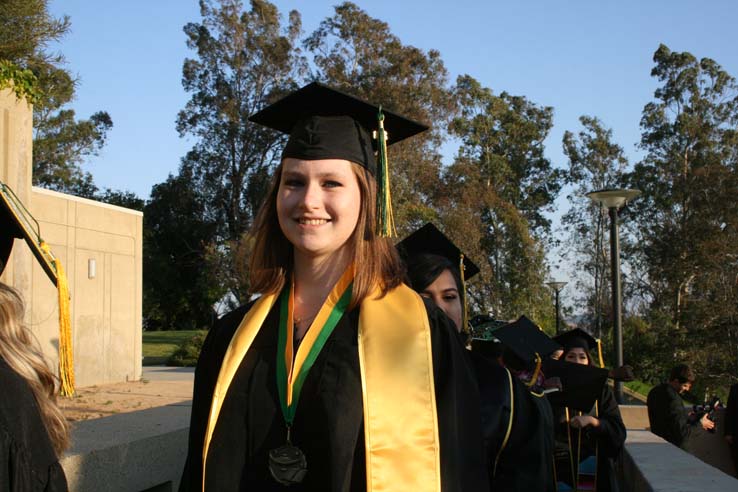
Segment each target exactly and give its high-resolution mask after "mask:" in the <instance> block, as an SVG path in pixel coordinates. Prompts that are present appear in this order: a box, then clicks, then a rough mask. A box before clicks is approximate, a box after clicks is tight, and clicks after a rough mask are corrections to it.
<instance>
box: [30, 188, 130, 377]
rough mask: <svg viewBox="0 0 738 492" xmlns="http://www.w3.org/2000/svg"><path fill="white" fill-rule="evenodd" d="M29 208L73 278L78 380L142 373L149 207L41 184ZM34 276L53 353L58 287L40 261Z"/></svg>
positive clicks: (40, 322) (36, 319)
mask: <svg viewBox="0 0 738 492" xmlns="http://www.w3.org/2000/svg"><path fill="white" fill-rule="evenodd" d="M30 208H31V213H32V214H33V215H34V217H36V220H38V221H39V224H40V226H41V231H42V236H43V238H44V240H45V241H46V242H47V243H48V244H49V245H50V246H51V249H52V251H53V252H54V254H55V255H57V256H58V257H60V258H61V260H62V264H63V265H64V268H65V270H66V272H67V278H68V279H69V290H70V293H71V296H72V326H73V343H74V368H75V372H76V381H77V385H78V386H90V385H95V384H103V383H110V382H118V381H133V380H138V379H140V378H141V317H142V313H141V309H142V307H141V304H142V301H141V300H142V258H141V255H142V244H143V237H142V234H143V214H142V213H141V212H137V211H134V210H128V209H125V208H122V207H116V206H113V205H107V204H103V203H98V202H95V201H92V200H86V199H83V198H77V197H73V196H69V195H64V194H62V193H57V192H54V191H49V190H45V189H42V188H36V187H34V188H33V189H32V191H31V207H30ZM91 262H94V277H93V271H92V270H93V268H92V267H91ZM33 282H34V291H33V300H32V306H33V312H32V324H33V326H34V327H35V329H36V330H37V333H38V334H39V338H40V339H41V340H46V341H47V344H48V345H47V346H46V347H44V349H45V350H47V351H48V353H49V354H53V353H55V349H56V347H55V338H54V336H55V333H56V330H58V323H57V320H56V316H57V302H56V297H55V295H54V293H55V290H54V289H53V286H52V285H51V283H50V282H49V281H48V279H47V278H46V276H45V274H44V272H43V270H42V268H41V266H40V265H38V264H37V263H34V265H33Z"/></svg>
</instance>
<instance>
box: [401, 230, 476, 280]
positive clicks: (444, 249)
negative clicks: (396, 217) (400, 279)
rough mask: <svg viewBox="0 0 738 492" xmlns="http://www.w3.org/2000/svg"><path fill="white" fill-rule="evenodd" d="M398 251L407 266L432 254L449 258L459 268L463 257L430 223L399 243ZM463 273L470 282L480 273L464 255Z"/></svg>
mask: <svg viewBox="0 0 738 492" xmlns="http://www.w3.org/2000/svg"><path fill="white" fill-rule="evenodd" d="M397 250H398V251H399V252H400V256H402V258H403V260H405V263H407V264H409V263H410V262H411V260H412V258H413V257H415V256H418V255H421V254H432V255H438V256H442V257H444V258H447V259H448V260H449V261H450V262H451V264H452V265H454V266H456V267H457V268H458V266H459V263H460V261H461V255H462V252H461V250H460V249H459V248H458V247H457V246H456V245H455V244H454V243H453V242H451V240H450V239H449V238H448V237H446V235H445V234H444V233H442V232H441V231H440V230H438V228H437V227H436V226H434V225H433V224H431V223H430V222H428V223H427V224H425V225H424V226H423V227H421V228H420V229H418V230H417V231H415V232H413V233H412V234H410V235H409V236H407V237H406V238H405V239H403V240H402V241H400V242H399V243H397ZM462 273H463V275H464V280H469V279H470V278H472V277H473V276H474V275H476V274H477V273H479V267H478V266H477V265H475V264H474V262H473V261H471V260H470V259H469V257H468V256H466V255H464V271H463V272H462Z"/></svg>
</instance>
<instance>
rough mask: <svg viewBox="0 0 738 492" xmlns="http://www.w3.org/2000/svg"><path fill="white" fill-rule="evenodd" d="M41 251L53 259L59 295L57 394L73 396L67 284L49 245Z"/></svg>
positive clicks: (42, 247)
mask: <svg viewBox="0 0 738 492" xmlns="http://www.w3.org/2000/svg"><path fill="white" fill-rule="evenodd" d="M39 246H40V247H41V250H42V251H43V252H44V253H46V254H47V255H48V256H49V257H51V258H53V259H52V263H53V265H54V268H55V269H56V289H57V292H58V295H59V392H60V394H61V395H62V396H73V395H74V353H73V351H72V321H71V313H70V308H69V283H68V282H67V275H66V273H65V272H64V267H62V264H61V261H59V259H58V258H56V257H54V255H53V254H52V253H51V249H50V248H49V245H48V244H46V243H45V242H43V241H42V242H41V243H40V245H39Z"/></svg>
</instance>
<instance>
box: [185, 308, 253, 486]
mask: <svg viewBox="0 0 738 492" xmlns="http://www.w3.org/2000/svg"><path fill="white" fill-rule="evenodd" d="M250 307H251V305H250V304H249V305H247V306H243V307H240V308H238V309H236V310H235V311H231V312H230V313H228V314H226V315H225V316H223V317H222V318H221V319H219V320H218V321H217V322H216V323H215V325H214V326H213V327H212V328H211V329H210V331H209V332H208V335H207V336H206V337H205V341H204V342H203V345H202V349H201V351H200V357H199V358H198V360H197V367H196V368H195V384H194V388H193V394H192V413H191V415H190V430H189V439H188V444H187V458H186V460H185V466H184V470H183V472H182V478H181V480H180V483H179V490H180V492H188V491H195V490H197V491H199V490H201V489H202V449H203V445H204V442H205V430H206V427H207V424H208V415H209V413H210V403H211V401H212V399H213V391H214V390H215V383H216V382H217V380H218V373H219V372H220V366H221V364H222V362H223V357H224V356H225V353H226V350H227V349H228V345H229V344H230V341H231V338H232V337H233V334H234V333H235V331H236V329H237V328H238V325H239V324H240V323H241V320H242V319H243V317H244V315H245V314H246V313H247V312H248V310H249V308H250Z"/></svg>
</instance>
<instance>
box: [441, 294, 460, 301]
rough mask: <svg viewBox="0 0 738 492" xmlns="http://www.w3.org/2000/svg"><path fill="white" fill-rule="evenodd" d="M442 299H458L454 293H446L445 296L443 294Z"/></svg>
mask: <svg viewBox="0 0 738 492" xmlns="http://www.w3.org/2000/svg"><path fill="white" fill-rule="evenodd" d="M443 299H444V300H445V301H455V300H456V299H458V296H457V295H456V294H446V295H445V296H443Z"/></svg>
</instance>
